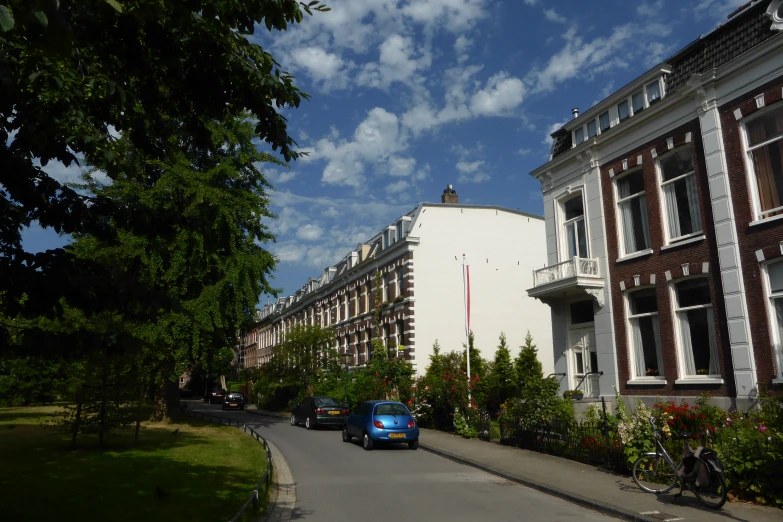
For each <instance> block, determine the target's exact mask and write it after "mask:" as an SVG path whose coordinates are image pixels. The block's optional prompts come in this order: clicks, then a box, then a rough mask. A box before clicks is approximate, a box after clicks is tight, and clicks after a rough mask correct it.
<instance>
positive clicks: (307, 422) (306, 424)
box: [305, 417, 313, 430]
mask: <svg viewBox="0 0 783 522" xmlns="http://www.w3.org/2000/svg"><path fill="white" fill-rule="evenodd" d="M305 428H307V429H308V430H311V429H313V425H312V424H311V423H310V417H307V418H306V419H305Z"/></svg>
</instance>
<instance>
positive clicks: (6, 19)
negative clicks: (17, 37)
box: [0, 5, 14, 33]
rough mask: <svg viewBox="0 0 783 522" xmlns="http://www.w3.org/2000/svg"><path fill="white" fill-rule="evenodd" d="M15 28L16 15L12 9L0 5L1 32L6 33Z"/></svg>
mask: <svg viewBox="0 0 783 522" xmlns="http://www.w3.org/2000/svg"><path fill="white" fill-rule="evenodd" d="M13 28H14V15H13V13H12V12H11V8H10V7H6V6H4V5H0V31H3V32H4V33H6V32H8V31H10V30H11V29H13Z"/></svg>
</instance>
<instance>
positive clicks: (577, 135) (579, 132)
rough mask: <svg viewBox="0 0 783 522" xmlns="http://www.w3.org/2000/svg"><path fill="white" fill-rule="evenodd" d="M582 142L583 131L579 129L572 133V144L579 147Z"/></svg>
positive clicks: (583, 138) (583, 139) (583, 137)
mask: <svg viewBox="0 0 783 522" xmlns="http://www.w3.org/2000/svg"><path fill="white" fill-rule="evenodd" d="M583 141H585V130H584V129H583V128H582V127H579V128H578V129H576V130H575V131H574V144H575V145H579V144H580V143H582V142H583Z"/></svg>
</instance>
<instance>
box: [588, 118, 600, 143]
mask: <svg viewBox="0 0 783 522" xmlns="http://www.w3.org/2000/svg"><path fill="white" fill-rule="evenodd" d="M596 134H598V125H597V124H596V121H595V120H591V121H589V122H587V138H588V139H590V138H594V137H595V135H596Z"/></svg>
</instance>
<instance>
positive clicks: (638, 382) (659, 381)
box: [625, 377, 667, 386]
mask: <svg viewBox="0 0 783 522" xmlns="http://www.w3.org/2000/svg"><path fill="white" fill-rule="evenodd" d="M666 383H667V381H666V377H640V378H637V377H635V378H633V379H631V380H630V381H627V382H626V383H625V384H627V385H628V386H665V385H666Z"/></svg>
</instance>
